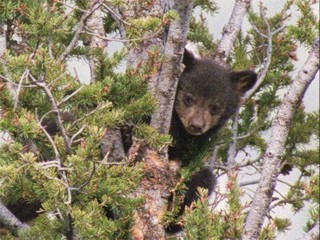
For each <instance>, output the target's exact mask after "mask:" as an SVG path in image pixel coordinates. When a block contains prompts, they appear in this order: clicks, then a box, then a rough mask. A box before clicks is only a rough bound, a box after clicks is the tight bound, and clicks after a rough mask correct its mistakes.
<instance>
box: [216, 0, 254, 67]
mask: <svg viewBox="0 0 320 240" xmlns="http://www.w3.org/2000/svg"><path fill="white" fill-rule="evenodd" d="M250 6H251V0H236V3H235V5H234V7H233V11H232V14H231V17H230V19H229V22H228V24H227V25H226V26H225V27H224V29H223V33H222V38H221V40H220V42H219V44H218V47H217V50H216V53H215V59H217V60H218V61H219V62H221V63H224V62H226V59H227V57H228V56H229V55H230V52H231V50H232V48H233V45H234V42H235V40H236V37H237V35H238V33H239V31H240V29H241V25H242V22H243V19H244V17H245V15H246V13H247V10H248V8H249V7H250Z"/></svg>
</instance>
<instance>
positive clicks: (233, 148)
mask: <svg viewBox="0 0 320 240" xmlns="http://www.w3.org/2000/svg"><path fill="white" fill-rule="evenodd" d="M260 12H261V15H262V18H263V21H264V23H265V25H266V28H267V34H263V33H262V32H261V31H259V30H258V29H257V27H256V26H255V25H254V23H252V26H253V28H254V29H255V31H257V32H258V33H259V34H260V36H262V37H263V38H266V39H267V42H268V43H267V57H266V58H265V60H264V62H263V66H262V71H260V72H259V74H258V79H257V81H256V83H255V84H254V86H253V87H252V88H251V89H250V90H249V91H247V92H246V93H245V95H244V96H243V97H242V104H244V103H246V102H247V101H248V100H249V99H250V98H251V97H252V95H253V94H254V93H255V92H256V91H257V89H258V88H259V87H260V85H261V84H262V82H263V81H264V79H265V77H266V75H267V71H268V70H269V66H270V63H271V57H272V37H273V36H274V34H276V33H278V32H279V31H281V30H282V29H283V28H284V27H285V25H283V26H281V27H280V28H278V29H276V30H274V31H271V27H270V24H269V22H268V19H267V14H266V9H265V8H264V7H263V5H262V4H261V5H260ZM239 110H240V109H238V110H237V112H236V114H235V116H234V118H233V123H232V133H233V137H232V142H231V144H230V145H229V149H228V167H229V165H230V164H231V165H232V164H235V157H236V153H237V140H238V124H239V121H238V120H239V114H240V113H239Z"/></svg>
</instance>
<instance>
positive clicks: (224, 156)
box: [0, 0, 319, 239]
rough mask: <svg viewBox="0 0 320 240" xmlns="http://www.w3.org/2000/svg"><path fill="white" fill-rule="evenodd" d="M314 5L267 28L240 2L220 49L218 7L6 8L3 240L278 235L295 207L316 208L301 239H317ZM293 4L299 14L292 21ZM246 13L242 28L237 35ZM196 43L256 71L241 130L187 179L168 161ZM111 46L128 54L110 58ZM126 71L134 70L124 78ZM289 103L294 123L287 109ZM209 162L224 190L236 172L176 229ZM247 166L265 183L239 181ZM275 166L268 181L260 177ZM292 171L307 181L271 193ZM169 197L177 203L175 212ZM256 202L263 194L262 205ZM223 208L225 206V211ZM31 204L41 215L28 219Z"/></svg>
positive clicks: (198, 159) (202, 157) (1, 90)
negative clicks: (301, 63) (286, 212)
mask: <svg viewBox="0 0 320 240" xmlns="http://www.w3.org/2000/svg"><path fill="white" fill-rule="evenodd" d="M315 4H316V1H307V0H299V1H287V2H286V4H285V5H284V6H283V8H282V9H281V11H280V12H278V13H276V14H275V15H273V16H271V17H269V18H268V17H267V14H266V11H267V9H266V8H265V6H264V5H263V3H261V4H260V8H259V10H258V11H254V10H253V9H252V8H250V5H251V1H243V0H237V1H236V3H235V6H234V10H237V11H234V12H233V15H232V16H231V18H230V21H229V23H228V25H227V26H226V27H225V29H224V32H223V37H222V39H221V40H215V39H214V36H213V35H212V34H211V33H210V32H209V30H208V26H207V22H206V18H205V17H204V15H205V14H207V15H211V16H212V15H214V14H215V13H216V12H217V9H218V7H219V6H218V5H217V4H216V3H215V2H213V1H204V0H201V1H199V0H197V1H194V2H193V1H182V0H179V1H174V2H171V1H149V0H142V1H134V0H130V1H124V0H114V1H98V0H81V1H63V0H57V1H47V0H37V1H30V0H8V1H2V2H0V30H1V33H0V58H1V64H0V131H1V133H0V134H1V144H0V184H1V188H0V200H1V201H0V223H2V224H3V226H5V227H6V228H7V229H9V231H1V232H0V233H1V234H2V236H1V237H3V239H15V237H17V236H18V237H19V239H46V238H50V239H61V238H67V239H131V238H134V239H164V237H165V232H164V229H163V226H165V225H167V224H168V223H169V222H172V221H180V222H182V223H183V224H184V226H185V232H184V234H183V238H185V239H241V238H242V239H274V238H275V236H276V235H278V233H280V232H284V231H286V230H288V229H289V227H290V224H291V223H290V220H289V219H285V218H281V217H279V216H276V215H274V214H271V210H272V209H273V208H274V207H276V206H284V205H291V206H292V209H293V210H292V211H294V212H298V211H300V210H301V209H302V208H303V207H304V205H305V204H306V203H312V204H311V209H310V219H309V221H308V222H307V223H306V226H305V231H306V232H307V234H306V236H308V234H309V235H311V234H314V232H315V231H316V229H317V227H318V226H319V221H318V219H319V172H318V170H317V167H318V166H319V152H318V144H319V113H318V112H312V113H307V112H306V111H305V109H304V106H303V104H302V103H301V99H302V97H303V93H304V91H305V89H306V88H307V86H308V84H310V82H311V81H312V79H313V78H314V77H315V74H316V72H317V71H318V68H319V55H317V53H318V54H319V40H317V41H318V42H315V43H314V39H315V38H316V36H318V34H319V24H318V19H317V16H316V15H314V14H313V11H312V7H313V6H314V5H315ZM292 7H296V8H297V10H296V11H297V12H298V13H299V18H298V20H297V21H295V22H293V23H292V22H290V23H289V20H290V18H291V14H290V8H292ZM246 12H247V13H248V14H247V17H248V19H249V22H250V23H251V29H249V30H248V31H247V32H245V31H240V30H241V29H240V28H241V22H242V20H243V18H244V16H245V13H246ZM192 14H193V15H192ZM238 23H240V24H238ZM237 24H238V25H237ZM187 39H188V40H189V41H190V42H193V43H195V44H196V45H197V48H198V51H199V54H200V55H201V56H206V57H208V56H212V58H215V59H216V60H218V61H220V62H221V64H228V65H231V66H232V68H233V69H235V70H243V69H255V70H256V71H257V72H258V76H259V80H258V83H257V84H256V85H255V87H254V89H253V90H252V91H251V92H248V93H247V95H245V97H244V99H243V103H244V106H243V107H242V108H241V109H240V110H239V111H238V113H237V114H236V116H234V119H233V121H230V123H229V124H227V126H225V127H224V128H223V129H221V130H220V131H219V132H218V133H216V134H215V135H214V136H212V138H211V140H210V141H209V142H208V143H207V145H206V146H204V147H203V148H202V149H201V151H200V149H191V150H190V153H188V157H189V158H190V159H192V160H191V161H190V164H189V165H188V166H186V167H184V168H182V169H180V168H179V167H178V166H172V165H171V163H169V161H168V159H167V147H168V146H169V145H170V144H174V143H172V142H171V137H170V135H169V134H168V132H169V127H170V120H171V111H172V107H173V99H174V93H175V89H176V85H177V80H178V78H179V75H180V73H181V68H180V63H181V56H182V53H183V48H184V46H185V44H186V40H187ZM112 41H118V42H122V43H123V44H122V48H121V49H120V50H119V51H116V52H115V53H113V54H110V53H109V52H110V51H109V48H111V47H110V42H112ZM301 46H303V47H305V48H306V49H308V50H310V52H311V53H310V58H309V59H310V61H309V60H308V61H307V62H306V66H305V68H303V69H302V70H301V71H302V72H304V71H306V70H305V69H307V70H308V71H307V73H305V74H306V76H305V79H307V80H305V82H306V83H303V81H301V82H302V84H304V90H303V91H302V93H301V94H300V95H299V96H298V97H297V99H298V100H297V101H296V102H293V101H292V102H290V101H289V103H288V105H286V106H285V103H286V102H285V101H286V98H285V97H284V96H283V95H284V94H283V93H286V92H290V91H291V90H290V89H292V86H293V85H294V83H296V82H299V79H301V78H299V76H300V75H298V76H297V77H296V76H295V74H292V72H293V71H294V63H295V61H296V60H297V58H298V57H299V56H297V48H298V47H301ZM231 50H232V51H231ZM316 52H317V53H316ZM72 60H76V61H85V62H86V63H88V64H89V66H90V79H87V80H86V83H83V82H80V81H79V78H78V76H77V75H75V76H73V75H72V74H71V73H70V72H69V71H68V68H67V67H68V64H70V62H71V61H72ZM123 62H125V63H126V68H125V70H124V71H119V68H120V67H121V65H123ZM292 92H293V93H294V91H292ZM296 92H297V91H296ZM290 93H291V92H290ZM287 95H288V94H287ZM289 95H290V94H289ZM297 95H298V94H297ZM291 103H292V106H294V107H293V110H292V111H291V113H293V112H295V114H294V115H292V118H288V117H287V115H286V114H283V113H282V112H281V111H279V112H278V109H282V108H283V106H285V107H286V109H288V108H289V107H290V104H291ZM294 104H295V105H294ZM287 106H289V107H287ZM274 119H276V121H274ZM279 119H280V120H279ZM281 120H283V121H284V122H285V124H284V125H286V130H288V133H287V134H284V135H283V136H282V141H283V142H284V143H283V147H282V149H281V147H279V148H280V152H281V153H280V154H279V156H278V155H277V156H276V159H273V158H272V156H269V155H268V153H269V152H270V151H269V150H268V149H272V147H273V145H272V140H273V139H270V138H268V136H269V133H270V132H271V133H272V132H276V131H278V129H277V126H276V124H277V121H278V122H279V121H280V122H281ZM290 123H291V124H290ZM280 125H281V124H280ZM273 129H275V130H273ZM279 131H280V130H279ZM314 143H316V145H317V146H316V147H309V145H311V144H314ZM282 150H283V151H282ZM240 153H245V157H243V159H240V158H239V157H237V156H239V154H240ZM268 157H270V158H268ZM269 159H270V161H269ZM268 161H269V162H268ZM203 162H208V163H209V164H211V165H213V166H214V168H215V175H216V176H217V179H218V183H217V184H218V185H219V184H222V183H221V182H219V179H220V176H224V175H227V177H228V179H227V181H226V186H227V192H226V193H221V192H219V188H217V191H215V198H214V201H213V202H210V201H209V202H208V199H207V197H206V195H207V193H206V191H202V190H200V192H199V194H200V197H199V200H197V201H196V202H195V203H194V204H192V206H191V208H190V209H189V208H188V209H187V210H186V212H185V213H184V215H183V216H182V217H181V218H179V219H178V220H177V219H176V220H174V216H175V213H176V212H177V211H178V203H179V201H180V200H181V199H182V198H183V193H184V191H185V186H184V184H183V182H184V181H185V180H187V179H189V178H190V177H191V176H192V174H193V173H194V172H196V171H197V170H198V169H199V168H200V167H201V166H202V165H203ZM252 169H254V171H253V172H254V174H255V175H254V176H256V179H257V181H248V182H241V181H240V180H239V176H240V175H241V174H242V175H243V174H245V175H248V174H252ZM269 169H271V170H270V173H272V174H269V175H270V180H268V179H267V178H266V177H264V176H265V175H266V174H267V171H268V170H269ZM292 169H295V171H297V172H298V173H299V177H298V180H297V181H296V182H295V183H293V184H288V186H289V191H288V192H287V193H280V197H275V195H273V193H274V186H275V183H276V181H277V177H278V175H279V173H280V171H282V173H285V174H288V173H289V174H290V171H291V170H292ZM250 171H251V172H250ZM177 172H179V173H181V176H180V175H179V174H178V173H177ZM260 176H262V177H261V181H260V184H263V182H267V183H268V184H269V183H270V185H267V186H268V187H267V188H266V191H267V194H265V195H267V196H265V197H264V200H265V202H266V204H265V206H264V205H263V204H264V203H261V209H263V211H261V216H258V217H257V216H255V213H253V210H252V209H253V207H252V208H251V209H250V207H251V206H255V204H256V202H255V200H253V203H251V199H250V201H249V202H245V200H244V199H245V194H244V193H247V191H246V187H247V186H248V185H256V184H258V183H259V180H260V179H259V178H260ZM286 176H287V175H286ZM281 181H282V180H281ZM259 186H263V185H259ZM173 190H175V191H173ZM172 192H174V194H173V195H172V196H173V204H175V205H173V206H170V210H172V211H168V212H166V210H167V204H168V202H167V200H168V198H169V196H170V195H171V193H172ZM261 194H262V195H263V193H260V192H259V188H258V189H257V190H256V192H255V198H258V197H259V196H261ZM272 196H274V198H272ZM220 202H224V203H225V207H224V208H223V209H222V210H218V209H217V208H216V207H217V205H219V203H220ZM208 203H209V204H208ZM270 204H271V205H270ZM208 205H209V207H208ZM21 206H22V208H21ZM31 208H32V209H36V210H37V212H38V214H37V216H31V215H30V214H29V211H28V210H29V209H31ZM248 209H249V210H248ZM8 210H9V211H11V212H12V213H13V214H15V215H17V216H19V217H20V219H17V218H16V217H15V216H12V215H11V214H10V212H8ZM247 210H248V211H247ZM165 212H166V213H165ZM248 212H249V213H248ZM23 213H25V214H23ZM21 215H24V216H21ZM266 216H267V218H268V221H267V222H266V224H265V225H264V227H263V229H261V225H262V222H261V221H263V220H264V219H265V217H266ZM33 217H35V218H33ZM31 218H33V220H32V221H30V222H28V221H27V220H29V219H31ZM258 218H259V220H255V219H258ZM252 219H254V221H253V220H252ZM25 222H26V223H25ZM141 226H142V227H141ZM315 234H317V233H315ZM318 235H319V233H318ZM315 236H316V235H315ZM167 237H168V238H169V237H170V238H172V239H175V236H167Z"/></svg>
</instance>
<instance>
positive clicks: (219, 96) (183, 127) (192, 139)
mask: <svg viewBox="0 0 320 240" xmlns="http://www.w3.org/2000/svg"><path fill="white" fill-rule="evenodd" d="M183 64H184V65H185V69H184V71H183V72H182V74H181V77H180V79H179V83H178V88H177V93H176V99H175V103H174V110H173V115H172V121H171V129H170V134H171V135H172V137H173V144H174V145H173V146H172V147H170V148H169V159H171V160H180V161H181V162H182V166H183V165H187V164H188V162H189V161H190V159H189V158H188V155H189V156H190V153H192V152H194V151H196V152H197V151H201V149H202V147H203V145H204V144H205V143H206V142H207V141H209V138H210V137H211V136H212V135H213V134H214V133H215V132H216V131H217V130H218V129H219V128H220V127H222V126H223V124H224V123H225V122H226V121H227V120H228V119H229V118H230V117H231V116H232V115H233V114H234V113H235V112H236V111H237V109H238V107H239V106H240V103H241V97H242V96H243V95H244V94H245V92H246V91H248V90H249V89H250V88H252V87H253V85H254V84H255V82H256V80H257V74H256V73H255V72H253V71H250V70H246V71H231V70H230V69H229V68H227V67H224V66H221V65H220V64H219V63H217V62H215V61H213V60H212V59H197V58H195V57H194V55H193V54H192V53H191V52H189V51H188V50H185V53H184V56H183ZM186 185H187V192H186V195H185V197H184V202H183V203H182V204H181V206H180V212H179V213H178V215H182V213H183V211H184V209H185V207H186V206H188V207H189V206H190V205H191V203H192V202H193V201H195V200H197V198H198V195H197V188H198V187H201V188H205V189H207V190H208V193H209V194H210V193H211V192H212V190H213V187H214V176H213V173H212V169H210V168H208V167H204V168H202V170H200V171H199V172H197V173H195V174H194V175H193V176H192V177H191V179H190V180H189V182H187V183H186ZM179 230H181V226H178V225H172V226H169V227H168V228H167V232H176V231H179Z"/></svg>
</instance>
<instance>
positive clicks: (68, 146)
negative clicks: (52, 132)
mask: <svg viewBox="0 0 320 240" xmlns="http://www.w3.org/2000/svg"><path fill="white" fill-rule="evenodd" d="M29 77H30V78H31V80H32V81H33V82H34V83H35V84H36V85H37V86H39V87H41V88H42V89H43V90H44V92H45V94H46V95H47V97H48V100H49V102H50V104H51V110H52V112H53V115H54V118H55V122H56V124H57V127H58V129H59V132H60V134H61V135H62V137H63V140H64V145H65V148H66V152H67V153H68V154H70V153H71V144H70V139H69V137H68V135H67V132H66V129H65V128H64V126H63V123H62V118H61V116H60V111H59V108H58V105H57V103H56V101H55V99H54V97H53V95H52V93H51V91H50V89H49V88H48V86H47V84H46V82H44V81H43V80H39V81H38V80H36V79H35V78H34V77H33V76H32V75H31V74H29Z"/></svg>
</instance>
